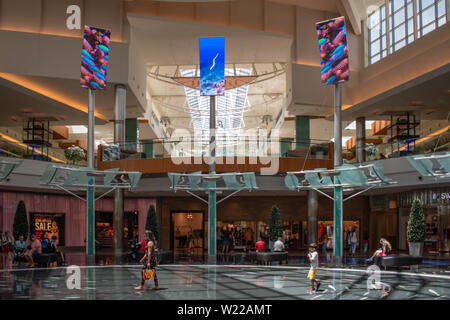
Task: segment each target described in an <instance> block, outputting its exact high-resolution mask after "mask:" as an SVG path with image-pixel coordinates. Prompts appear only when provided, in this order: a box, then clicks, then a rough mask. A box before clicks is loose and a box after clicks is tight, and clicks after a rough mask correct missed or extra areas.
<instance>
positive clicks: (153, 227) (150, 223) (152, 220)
mask: <svg viewBox="0 0 450 320" xmlns="http://www.w3.org/2000/svg"><path fill="white" fill-rule="evenodd" d="M145 230H150V231H151V232H153V234H154V235H155V238H156V240H159V227H158V218H157V217H156V211H155V206H154V205H150V207H149V208H148V212H147V221H146V223H145Z"/></svg>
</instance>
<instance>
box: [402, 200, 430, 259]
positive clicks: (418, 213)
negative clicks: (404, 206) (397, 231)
mask: <svg viewBox="0 0 450 320" xmlns="http://www.w3.org/2000/svg"><path fill="white" fill-rule="evenodd" d="M425 234H426V233H425V215H424V214H423V210H422V206H421V203H420V200H419V199H415V200H414V201H413V203H412V205H411V212H410V214H409V220H408V228H407V236H408V243H409V254H410V255H412V256H417V257H421V256H422V254H423V242H424V241H425Z"/></svg>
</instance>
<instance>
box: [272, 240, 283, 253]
mask: <svg viewBox="0 0 450 320" xmlns="http://www.w3.org/2000/svg"><path fill="white" fill-rule="evenodd" d="M273 251H275V252H283V251H284V243H283V241H281V237H278V240H277V241H275V243H274V245H273Z"/></svg>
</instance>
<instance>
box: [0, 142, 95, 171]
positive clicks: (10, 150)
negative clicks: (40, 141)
mask: <svg viewBox="0 0 450 320" xmlns="http://www.w3.org/2000/svg"><path fill="white" fill-rule="evenodd" d="M64 150H65V149H62V148H55V147H48V148H44V149H41V148H39V147H37V146H28V148H25V147H22V146H18V145H17V144H15V143H11V142H9V141H5V140H1V143H0V157H9V158H19V159H29V160H38V161H48V162H56V163H69V164H76V165H79V166H85V165H86V164H87V163H86V161H85V160H80V161H76V162H75V163H73V161H68V160H67V159H66V157H65V155H64Z"/></svg>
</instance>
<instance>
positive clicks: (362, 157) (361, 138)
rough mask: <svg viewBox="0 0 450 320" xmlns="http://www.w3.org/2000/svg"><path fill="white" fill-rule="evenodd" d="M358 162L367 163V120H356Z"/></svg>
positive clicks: (361, 118) (362, 118)
mask: <svg viewBox="0 0 450 320" xmlns="http://www.w3.org/2000/svg"><path fill="white" fill-rule="evenodd" d="M356 161H357V162H358V163H361V162H365V161H366V118H365V117H359V118H356Z"/></svg>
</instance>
